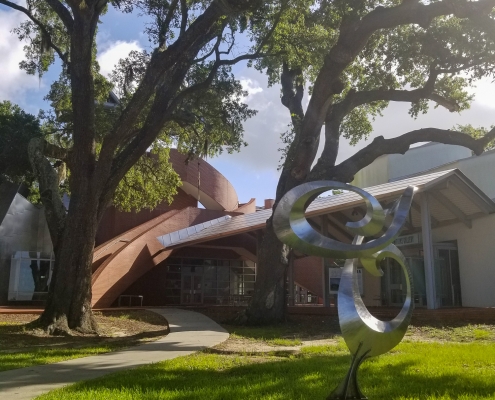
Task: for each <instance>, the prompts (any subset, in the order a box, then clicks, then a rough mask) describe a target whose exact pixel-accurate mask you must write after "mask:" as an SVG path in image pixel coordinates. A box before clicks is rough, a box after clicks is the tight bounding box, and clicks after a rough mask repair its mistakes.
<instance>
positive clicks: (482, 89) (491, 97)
mask: <svg viewBox="0 0 495 400" xmlns="http://www.w3.org/2000/svg"><path fill="white" fill-rule="evenodd" d="M494 89H495V83H494V82H493V77H485V78H482V79H480V81H479V82H478V83H477V84H476V89H475V90H474V94H475V97H474V101H475V102H476V103H477V104H481V105H483V106H485V107H489V108H495V91H494Z"/></svg>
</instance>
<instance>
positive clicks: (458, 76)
mask: <svg viewBox="0 0 495 400" xmlns="http://www.w3.org/2000/svg"><path fill="white" fill-rule="evenodd" d="M288 3H289V7H288V9H287V11H286V12H285V13H284V14H283V15H282V16H281V17H279V16H278V15H276V14H273V16H272V18H280V22H279V24H278V25H277V28H276V29H275V31H274V33H273V35H272V36H271V38H270V40H269V41H268V43H267V44H266V46H272V47H271V48H272V50H274V52H273V54H271V55H269V56H267V57H264V58H262V59H260V60H258V61H256V62H255V66H256V67H257V68H258V69H260V70H263V71H266V73H267V74H268V77H269V82H270V83H272V84H273V83H280V84H281V87H282V94H281V102H282V104H283V105H284V106H285V107H286V108H287V110H288V112H289V113H290V117H291V121H292V124H291V125H292V127H291V130H290V131H289V132H288V133H286V134H285V135H286V136H285V137H284V141H285V142H287V143H289V146H288V147H287V149H286V150H285V154H284V155H285V160H284V163H283V166H282V171H281V176H280V179H279V182H278V186H277V191H276V200H275V204H274V208H275V207H276V205H277V204H278V202H279V201H280V199H281V198H282V196H283V195H284V194H285V193H287V192H288V191H289V190H290V189H292V188H294V187H295V186H297V185H299V184H302V183H304V182H308V181H313V180H336V181H340V182H351V181H352V180H353V177H354V175H355V174H356V173H357V172H358V171H359V170H361V169H362V168H364V167H366V166H367V165H369V164H370V163H372V162H373V161H374V160H375V159H376V158H377V157H379V156H381V155H383V154H393V153H401V154H403V153H405V152H406V151H407V150H408V149H409V148H410V146H411V145H412V144H414V143H419V142H427V141H432V142H440V143H446V144H455V145H460V146H465V147H467V148H470V149H471V150H473V152H474V153H475V154H480V153H482V152H483V151H484V149H485V148H486V147H487V146H488V145H489V144H490V142H492V141H493V139H494V138H495V129H493V128H491V129H474V128H472V127H469V126H467V127H457V129H455V128H454V129H452V130H445V129H438V128H435V127H427V128H424V129H420V130H416V131H412V132H404V133H402V134H400V135H399V136H397V137H396V138H392V139H385V138H383V137H382V136H376V137H375V138H374V139H373V140H372V141H371V142H370V143H369V144H368V145H367V146H366V147H364V148H363V149H362V150H360V151H358V152H356V154H354V155H353V156H351V157H349V158H348V159H347V160H344V161H342V162H340V163H337V155H338V152H339V143H340V142H341V140H343V139H346V140H350V142H351V143H356V142H357V141H359V140H362V139H364V138H367V137H369V136H370V135H371V133H372V125H371V120H372V119H373V118H374V117H375V116H377V115H380V112H381V111H382V110H384V109H385V108H386V107H387V106H388V105H389V104H390V102H394V101H399V102H407V103H410V104H411V108H410V114H411V115H412V116H413V117H414V116H417V115H418V113H425V112H427V111H428V108H429V107H431V106H434V107H445V108H446V109H447V110H449V111H451V112H460V111H462V110H464V109H466V108H468V107H469V104H470V102H471V101H472V96H471V95H470V94H469V91H468V89H469V87H470V86H471V85H473V84H474V83H475V82H476V81H477V80H478V79H480V78H482V77H486V76H493V73H494V66H495V63H494V61H495V20H494V17H495V12H494V7H495V0H478V1H466V0H452V1H451V0H440V1H439V0H435V1H421V0H331V1H330V0H329V1H327V0H318V1H311V0H302V1H296V0H294V1H291V0H289V1H288ZM254 29H255V31H257V32H258V31H265V30H266V28H265V27H264V26H258V27H255V28H254ZM306 91H307V92H309V94H310V96H311V97H310V99H309V103H308V105H307V107H306V108H305V107H304V106H303V96H304V94H305V92H306ZM406 117H407V116H405V118H406ZM473 122H474V123H475V121H473ZM322 129H323V130H324V137H325V143H324V144H322V147H323V152H322V154H321V157H320V158H319V159H318V160H315V158H316V154H317V150H318V146H319V144H320V143H319V142H320V132H321V131H322ZM315 161H316V162H315ZM288 254H289V251H288V249H287V248H286V247H285V246H284V245H282V243H280V241H279V240H278V239H277V237H276V235H275V233H274V231H273V226H272V221H271V218H270V219H269V220H268V221H267V227H266V230H265V231H264V234H263V237H262V238H261V239H260V243H259V247H258V264H257V267H258V270H257V284H256V288H255V293H254V296H253V299H252V301H251V304H250V306H249V308H248V310H247V313H246V317H247V321H248V322H250V323H266V322H270V321H276V320H282V319H283V318H284V317H285V308H286V291H285V276H286V267H287V262H288V259H287V256H288Z"/></svg>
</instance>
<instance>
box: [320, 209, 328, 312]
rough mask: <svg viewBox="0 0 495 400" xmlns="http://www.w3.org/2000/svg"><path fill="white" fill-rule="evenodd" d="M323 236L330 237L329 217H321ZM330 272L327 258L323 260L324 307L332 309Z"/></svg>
mask: <svg viewBox="0 0 495 400" xmlns="http://www.w3.org/2000/svg"><path fill="white" fill-rule="evenodd" d="M321 234H322V235H324V236H328V225H327V217H326V216H325V215H322V216H321ZM329 275H330V271H328V266H327V265H326V263H325V258H322V259H321V281H322V293H323V307H330V276H329Z"/></svg>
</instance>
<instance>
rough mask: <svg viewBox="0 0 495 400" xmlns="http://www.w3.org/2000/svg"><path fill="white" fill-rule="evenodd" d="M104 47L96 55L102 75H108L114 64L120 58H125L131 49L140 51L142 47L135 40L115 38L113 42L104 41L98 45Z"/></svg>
mask: <svg viewBox="0 0 495 400" xmlns="http://www.w3.org/2000/svg"><path fill="white" fill-rule="evenodd" d="M100 48H102V49H104V50H103V51H102V52H101V53H100V54H99V55H98V57H97V58H98V63H99V64H100V72H101V74H102V75H104V76H109V75H110V73H111V72H112V70H113V69H114V67H115V65H116V64H117V63H118V62H119V60H120V59H121V58H126V57H127V56H128V55H129V53H130V52H131V51H133V50H136V51H142V50H143V49H142V47H141V46H140V45H139V43H138V42H137V41H136V40H133V41H131V42H125V41H122V40H117V41H115V42H105V43H103V44H102V45H100Z"/></svg>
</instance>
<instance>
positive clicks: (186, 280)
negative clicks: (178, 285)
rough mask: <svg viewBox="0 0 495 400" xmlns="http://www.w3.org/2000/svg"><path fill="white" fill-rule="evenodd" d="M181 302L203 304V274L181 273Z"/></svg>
mask: <svg viewBox="0 0 495 400" xmlns="http://www.w3.org/2000/svg"><path fill="white" fill-rule="evenodd" d="M181 300H182V301H181V302H182V304H203V276H202V275H182V297H181Z"/></svg>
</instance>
